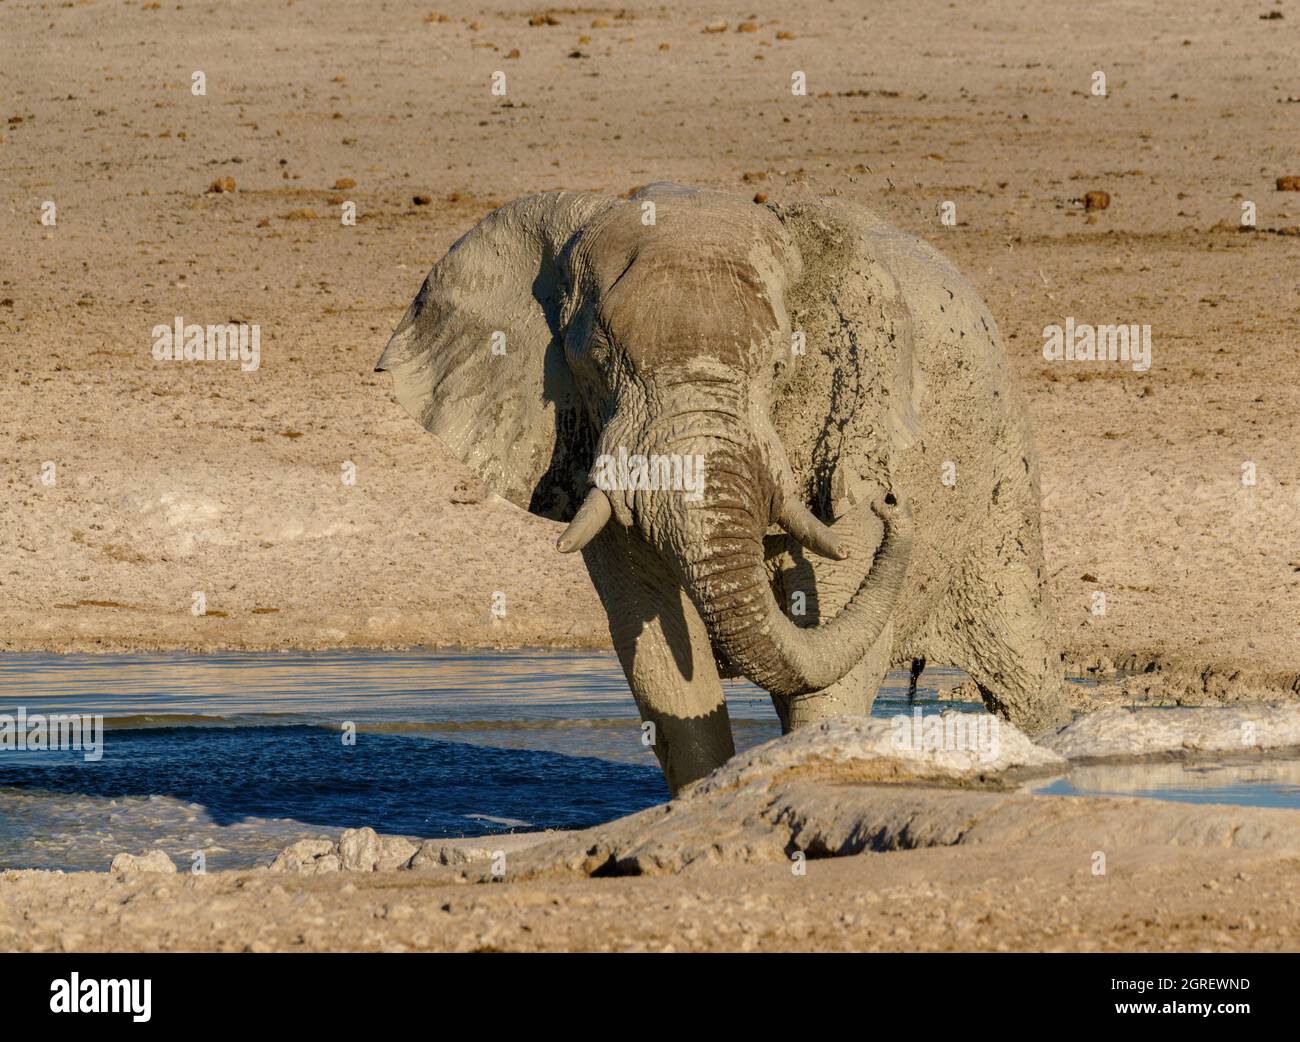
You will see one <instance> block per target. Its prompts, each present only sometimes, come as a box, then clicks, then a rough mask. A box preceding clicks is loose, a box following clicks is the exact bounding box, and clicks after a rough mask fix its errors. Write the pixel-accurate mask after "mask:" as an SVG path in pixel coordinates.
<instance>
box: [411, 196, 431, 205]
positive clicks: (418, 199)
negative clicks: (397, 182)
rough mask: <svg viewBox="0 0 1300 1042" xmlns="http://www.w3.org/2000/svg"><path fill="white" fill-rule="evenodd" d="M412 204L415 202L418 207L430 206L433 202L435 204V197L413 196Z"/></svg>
mask: <svg viewBox="0 0 1300 1042" xmlns="http://www.w3.org/2000/svg"><path fill="white" fill-rule="evenodd" d="M411 202H413V203H414V204H415V205H416V206H428V205H429V204H430V203H431V202H433V196H431V195H413V196H411Z"/></svg>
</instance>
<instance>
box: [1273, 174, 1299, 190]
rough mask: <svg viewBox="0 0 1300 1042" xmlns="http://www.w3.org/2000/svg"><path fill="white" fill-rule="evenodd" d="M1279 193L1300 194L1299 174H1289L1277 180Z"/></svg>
mask: <svg viewBox="0 0 1300 1042" xmlns="http://www.w3.org/2000/svg"><path fill="white" fill-rule="evenodd" d="M1277 190H1278V191H1279V192H1300V174H1289V175H1287V176H1286V177H1279V178H1278V179H1277Z"/></svg>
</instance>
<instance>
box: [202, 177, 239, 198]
mask: <svg viewBox="0 0 1300 1042" xmlns="http://www.w3.org/2000/svg"><path fill="white" fill-rule="evenodd" d="M234 190H235V179H234V178H233V177H218V178H217V179H216V180H215V181H213V182H212V184H210V185H208V192H209V194H216V195H220V194H221V193H223V192H233V191H234Z"/></svg>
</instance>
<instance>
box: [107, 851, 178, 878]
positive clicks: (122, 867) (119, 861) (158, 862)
mask: <svg viewBox="0 0 1300 1042" xmlns="http://www.w3.org/2000/svg"><path fill="white" fill-rule="evenodd" d="M108 870H109V871H110V872H114V873H119V874H121V875H126V876H135V875H142V874H144V873H145V872H161V873H163V874H164V875H173V876H174V875H175V874H176V864H175V862H173V861H172V859H171V858H169V857H168V856H167V854H166V853H165V852H164V851H161V850H151V851H149V853H147V854H138V855H137V854H118V855H116V856H115V857H114V858H113V861H112V863H111V864H110V865H109V866H108Z"/></svg>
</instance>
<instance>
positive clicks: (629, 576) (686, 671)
mask: <svg viewBox="0 0 1300 1042" xmlns="http://www.w3.org/2000/svg"><path fill="white" fill-rule="evenodd" d="M583 557H584V558H585V560H586V563H587V570H588V572H590V574H591V579H592V582H593V583H595V585H596V592H597V593H598V594H599V596H600V600H601V603H602V604H603V605H604V608H605V613H606V614H607V615H608V616H609V634H610V637H611V638H612V639H613V642H614V649H615V651H617V653H618V658H619V661H620V662H621V663H622V665H623V672H624V674H625V675H626V676H627V682H628V685H629V686H630V687H631V688H632V696H633V698H635V699H636V704H637V708H638V710H640V713H641V719H642V720H643V721H649V722H650V723H651V724H653V725H654V750H655V755H656V756H657V757H658V758H659V764H660V766H661V767H662V768H663V772H664V778H665V779H666V780H667V782H668V788H669V789H670V790H672V792H673V793H674V794H676V793H677V792H678V791H679V790H680V789H681V788H682V786H684V785H686V784H687V783H689V782H692V781H695V780H696V779H697V778H702V777H704V775H706V774H708V773H709V772H710V771H712V770H713V769H714V768H716V767H720V766H721V765H722V764H724V763H725V762H726V761H727V760H728V759H730V758H731V757H732V756H734V755H735V752H736V748H735V745H734V744H733V742H732V737H731V721H730V719H729V718H728V716H727V703H726V701H725V700H724V698H723V695H722V682H721V681H720V680H719V679H718V670H717V666H716V665H715V663H714V659H713V648H712V646H711V644H710V643H709V637H708V634H707V633H706V631H705V629H704V622H703V621H702V620H701V619H700V616H699V613H698V612H697V611H696V610H695V606H694V605H693V604H691V602H690V600H689V599H688V598H687V597H686V595H685V593H684V592H683V591H682V588H681V587H680V586H679V585H678V584H677V583H676V582H675V581H673V579H672V578H671V577H669V576H667V575H665V572H666V569H665V567H664V563H663V560H662V559H661V558H660V557H659V556H658V555H657V554H656V553H655V552H654V551H653V550H652V549H651V548H650V547H648V546H647V545H646V544H645V543H644V542H642V541H641V540H640V539H639V538H638V537H636V536H635V535H632V534H629V533H628V532H627V531H626V530H623V529H620V528H618V527H617V526H613V525H611V526H608V527H607V528H606V529H605V530H604V531H602V532H601V533H600V535H599V536H597V537H596V539H594V540H593V541H592V542H591V543H590V544H589V545H588V546H587V547H586V548H584V550H583Z"/></svg>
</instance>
